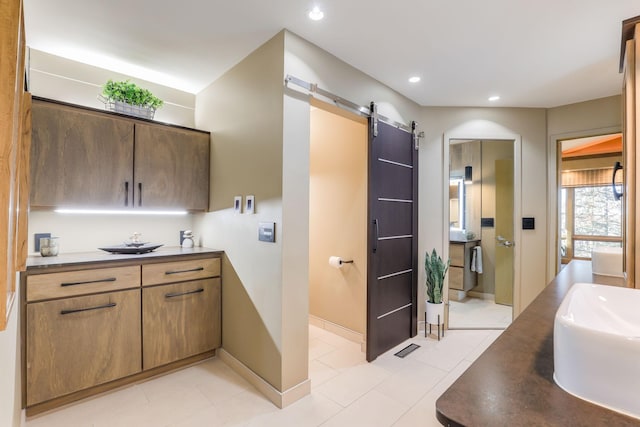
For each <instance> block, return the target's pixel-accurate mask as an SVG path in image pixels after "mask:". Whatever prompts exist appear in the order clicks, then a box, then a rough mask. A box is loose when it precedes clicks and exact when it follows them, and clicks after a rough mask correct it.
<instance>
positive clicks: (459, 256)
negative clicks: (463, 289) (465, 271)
mask: <svg viewBox="0 0 640 427" xmlns="http://www.w3.org/2000/svg"><path fill="white" fill-rule="evenodd" d="M464 249H465V245H464V244H462V245H456V244H450V245H449V259H450V260H451V265H454V266H456V267H464V255H465V254H464Z"/></svg>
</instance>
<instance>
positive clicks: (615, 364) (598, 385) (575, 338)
mask: <svg viewBox="0 0 640 427" xmlns="http://www.w3.org/2000/svg"><path fill="white" fill-rule="evenodd" d="M553 361H554V374H553V379H554V380H555V382H556V384H558V385H559V386H560V387H562V388H563V389H564V390H565V391H567V392H569V393H571V394H573V395H574V396H576V397H579V398H581V399H584V400H587V401H589V402H592V403H594V404H596V405H599V406H603V407H605V408H609V409H611V410H613V411H616V412H621V413H623V414H626V415H629V416H632V417H635V418H640V395H639V394H638V387H640V290H636V289H629V288H619V287H614V286H605V285H595V284H592V283H576V284H574V285H573V287H572V288H571V289H570V290H569V292H568V293H567V295H566V296H565V298H564V300H563V301H562V304H560V308H558V311H557V313H556V317H555V322H554V328H553Z"/></svg>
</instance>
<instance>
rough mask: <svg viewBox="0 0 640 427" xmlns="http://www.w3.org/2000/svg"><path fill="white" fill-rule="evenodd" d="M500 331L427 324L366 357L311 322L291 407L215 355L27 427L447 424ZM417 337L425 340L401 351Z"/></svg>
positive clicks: (32, 421)
mask: <svg viewBox="0 0 640 427" xmlns="http://www.w3.org/2000/svg"><path fill="white" fill-rule="evenodd" d="M501 332H502V331H498V330H454V331H447V333H446V336H445V337H444V338H443V339H442V340H441V341H437V339H435V338H424V337H423V336H420V334H419V335H418V336H417V337H415V338H414V339H411V340H408V341H407V342H405V343H403V344H402V345H399V346H398V347H397V348H395V349H392V350H391V351H389V352H388V353H385V354H384V355H382V356H380V357H378V359H377V360H375V361H374V362H373V363H367V362H366V361H365V357H364V354H363V353H362V352H361V351H360V346H359V345H358V344H355V343H353V342H351V341H348V340H346V339H343V338H341V337H339V336H337V335H334V334H332V333H330V332H327V331H325V330H323V329H320V328H317V327H315V326H310V327H309V375H310V377H311V385H312V386H311V394H310V395H309V396H306V397H304V398H303V399H301V400H299V401H297V402H295V403H294V404H292V405H290V406H288V407H287V408H285V409H282V410H280V409H277V408H276V407H275V406H274V405H273V404H271V402H269V401H268V400H267V399H266V398H264V397H263V396H262V395H261V394H260V393H259V392H258V391H256V390H255V389H254V388H253V387H252V386H251V385H250V384H249V383H247V382H246V381H245V380H244V379H242V378H241V377H240V376H239V375H237V374H236V373H235V372H233V371H232V370H231V369H230V368H229V367H227V366H226V365H225V364H224V363H223V362H222V361H220V360H219V359H218V358H213V359H210V360H207V361H204V362H202V363H200V364H198V365H195V366H192V367H189V368H186V369H183V370H180V371H177V372H174V373H171V374H167V375H164V376H162V377H159V378H155V379H152V380H149V381H146V382H142V383H139V384H136V385H132V386H128V387H126V388H122V389H120V390H117V391H114V392H110V393H106V394H103V395H101V396H99V397H95V398H91V399H87V400H85V401H82V402H79V403H76V404H72V405H69V406H67V407H64V408H61V409H58V410H55V411H52V412H49V413H46V414H43V415H40V416H35V417H30V418H29V419H28V420H27V423H26V427H63V426H64V427H76V426H77V427H107V426H108V427H118V426H126V427H134V426H135V427H147V426H149V427H157V426H172V427H218V426H220V427H223V426H224V427H227V426H256V427H258V426H259V427H270V426H274V427H275V426H277V427H284V426H295V427H303V426H323V427H332V426H340V427H342V426H350V427H357V426H366V427H375V426H394V427H409V426H411V427H413V426H439V425H440V424H439V423H438V422H437V420H436V418H435V401H436V399H437V398H438V397H439V396H440V394H442V393H443V392H444V391H445V390H446V389H447V388H448V387H449V385H450V384H451V383H453V381H455V379H456V378H457V377H458V376H459V375H460V374H462V372H464V371H465V370H466V369H467V367H468V366H469V365H470V364H471V362H472V361H473V360H475V359H476V358H477V357H478V356H479V355H480V354H481V353H482V352H483V351H484V350H485V349H486V348H487V347H488V346H489V345H490V344H491V343H492V342H493V341H494V340H495V339H496V338H497V337H498V336H499V335H500V333H501ZM412 342H413V343H416V344H418V345H420V346H421V347H420V348H419V349H417V350H416V351H414V352H413V353H411V354H409V355H408V356H407V357H405V358H404V359H401V358H399V357H397V356H394V355H393V354H394V353H395V352H397V351H398V350H400V349H402V348H404V347H405V346H407V345H408V344H409V343H412Z"/></svg>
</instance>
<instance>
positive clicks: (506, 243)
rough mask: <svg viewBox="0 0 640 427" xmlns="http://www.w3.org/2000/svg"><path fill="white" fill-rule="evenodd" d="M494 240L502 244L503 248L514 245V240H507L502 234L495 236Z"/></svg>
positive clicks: (499, 244)
mask: <svg viewBox="0 0 640 427" xmlns="http://www.w3.org/2000/svg"><path fill="white" fill-rule="evenodd" d="M496 241H497V242H498V246H504V247H505V248H512V247H514V246H515V245H516V243H515V242H512V241H510V240H507V239H505V238H504V237H502V236H498V237H496Z"/></svg>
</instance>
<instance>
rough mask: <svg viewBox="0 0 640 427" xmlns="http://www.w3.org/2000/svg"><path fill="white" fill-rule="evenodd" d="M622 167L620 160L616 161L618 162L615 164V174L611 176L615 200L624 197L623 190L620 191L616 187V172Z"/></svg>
mask: <svg viewBox="0 0 640 427" xmlns="http://www.w3.org/2000/svg"><path fill="white" fill-rule="evenodd" d="M621 169H623V167H622V165H621V164H620V162H616V164H615V165H613V176H612V177H611V188H612V189H613V198H614V199H615V200H620V199H621V198H622V192H618V190H617V189H616V174H617V173H618V171H619V170H621Z"/></svg>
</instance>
